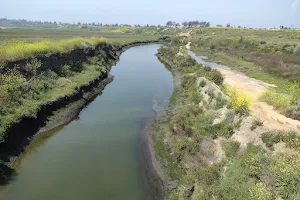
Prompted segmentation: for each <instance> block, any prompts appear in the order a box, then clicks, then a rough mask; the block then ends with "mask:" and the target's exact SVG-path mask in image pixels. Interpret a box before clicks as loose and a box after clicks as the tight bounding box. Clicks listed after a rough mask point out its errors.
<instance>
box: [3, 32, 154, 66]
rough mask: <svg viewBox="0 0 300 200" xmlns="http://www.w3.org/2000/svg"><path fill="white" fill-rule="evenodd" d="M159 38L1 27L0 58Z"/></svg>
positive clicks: (47, 53)
mask: <svg viewBox="0 0 300 200" xmlns="http://www.w3.org/2000/svg"><path fill="white" fill-rule="evenodd" d="M158 38H159V36H157V35H134V34H130V33H115V32H111V33H105V32H86V31H61V30H52V29H50V30H26V29H4V30H2V29H0V39H1V40H0V62H8V61H11V60H18V59H22V58H32V57H35V56H37V55H49V54H52V53H63V52H69V51H70V50H72V49H74V48H84V47H88V46H91V45H92V46H95V45H97V44H99V43H100V42H104V41H108V40H109V42H110V43H120V44H126V43H130V42H134V41H145V40H155V39H158Z"/></svg>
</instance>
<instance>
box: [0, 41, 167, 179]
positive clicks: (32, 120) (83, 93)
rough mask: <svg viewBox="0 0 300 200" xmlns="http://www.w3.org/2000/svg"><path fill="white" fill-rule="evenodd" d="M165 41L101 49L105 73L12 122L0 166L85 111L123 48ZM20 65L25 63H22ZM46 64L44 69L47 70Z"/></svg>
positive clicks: (1, 149) (1, 148) (0, 149)
mask: <svg viewBox="0 0 300 200" xmlns="http://www.w3.org/2000/svg"><path fill="white" fill-rule="evenodd" d="M167 41H168V40H167V39H165V38H163V39H160V40H155V41H145V42H133V43H129V44H126V45H122V46H112V45H104V46H103V48H104V49H102V50H103V51H106V52H107V54H109V55H108V57H107V58H108V60H107V73H106V74H103V75H101V76H99V77H97V78H96V79H94V80H91V81H89V83H88V84H86V85H83V86H81V87H80V88H78V89H77V90H76V92H75V93H73V94H72V95H70V96H63V97H60V98H58V99H56V100H55V101H51V102H47V103H45V104H44V105H41V106H40V107H39V109H38V110H37V111H36V116H23V117H21V118H20V119H19V120H18V122H15V123H14V124H13V125H12V126H11V127H10V128H9V129H8V130H7V132H6V134H5V137H4V139H3V141H2V142H1V143H0V155H1V157H0V161H1V162H0V163H4V164H7V165H11V164H12V162H13V161H14V158H15V157H16V156H19V155H20V154H21V153H22V152H23V151H24V149H25V147H26V146H27V145H28V144H29V143H30V141H31V139H32V137H33V136H34V135H36V134H37V133H39V132H42V131H47V130H49V129H52V128H55V127H57V126H59V125H61V124H64V123H67V122H69V121H70V120H71V119H72V118H73V117H75V116H77V115H78V113H79V112H80V111H81V110H82V108H84V106H85V105H86V104H87V103H88V102H90V100H91V99H93V97H95V96H96V95H98V94H99V93H100V92H101V91H102V90H103V88H104V87H105V85H106V84H107V83H109V81H110V80H111V79H110V78H108V73H109V71H110V68H111V66H113V65H114V64H115V63H116V62H117V60H118V58H119V56H120V54H121V53H122V52H124V51H125V50H126V49H128V48H130V47H132V46H136V45H142V44H148V43H162V42H167ZM102 50H99V51H102ZM89 55H90V54H89ZM73 57H74V56H71V58H73ZM53 59H54V57H51V58H50V60H53ZM54 60H60V58H59V57H58V58H56V59H54ZM83 60H84V59H83ZM22 62H23V63H26V62H25V61H22ZM62 62H63V61H62ZM64 62H65V61H64ZM45 63H47V62H45ZM45 63H44V67H46V64H45ZM48 63H52V64H54V65H56V63H55V62H54V63H53V62H52V61H49V62H48ZM60 65H61V63H60ZM53 67H56V66H52V67H50V68H51V69H52V68H53ZM18 69H19V70H20V71H21V70H22V66H21V65H19V67H18ZM55 113H56V115H55ZM57 113H59V114H57ZM51 118H54V119H59V122H58V123H54V120H51ZM3 169H4V167H3V168H2V167H1V169H0V171H1V172H3V171H4V170H3ZM6 171H7V170H6ZM0 175H1V177H0V179H1V178H3V179H5V180H7V178H5V177H8V176H9V174H0Z"/></svg>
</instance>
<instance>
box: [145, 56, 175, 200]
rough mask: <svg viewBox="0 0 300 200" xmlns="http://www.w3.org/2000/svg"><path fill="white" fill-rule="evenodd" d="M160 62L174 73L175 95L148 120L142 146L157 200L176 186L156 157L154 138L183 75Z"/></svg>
mask: <svg viewBox="0 0 300 200" xmlns="http://www.w3.org/2000/svg"><path fill="white" fill-rule="evenodd" d="M156 56H157V58H158V60H159V61H160V62H161V63H162V64H163V65H164V66H165V68H166V69H167V70H169V71H170V72H171V73H172V78H173V94H172V96H171V98H170V101H169V105H168V106H167V107H165V108H164V109H163V110H161V111H159V112H156V115H155V116H154V117H152V118H150V119H147V120H146V122H145V125H144V128H143V130H142V141H141V143H142V144H141V145H142V146H143V147H144V148H142V150H143V152H142V154H143V155H142V157H143V161H144V162H145V163H144V166H145V167H146V169H144V171H145V172H146V174H145V175H146V178H147V179H148V182H149V183H151V184H150V187H151V188H150V191H151V192H152V193H153V196H154V199H155V200H162V199H165V197H166V191H167V190H168V188H172V187H173V185H174V184H176V183H174V182H173V181H171V180H169V177H168V174H167V172H166V170H165V169H164V167H163V166H162V164H161V162H160V161H159V160H158V159H157V157H156V151H155V147H154V141H153V136H154V133H155V130H154V129H155V127H154V126H155V124H156V123H157V122H156V120H159V119H163V120H165V119H167V118H168V110H170V109H171V107H172V106H173V105H172V104H173V103H172V102H171V99H172V98H173V96H174V95H175V93H176V92H178V91H180V90H181V74H180V73H179V72H178V71H177V70H175V69H172V68H171V67H170V66H171V65H172V63H170V62H168V61H167V60H165V59H164V58H163V57H162V56H161V55H159V54H157V55H156Z"/></svg>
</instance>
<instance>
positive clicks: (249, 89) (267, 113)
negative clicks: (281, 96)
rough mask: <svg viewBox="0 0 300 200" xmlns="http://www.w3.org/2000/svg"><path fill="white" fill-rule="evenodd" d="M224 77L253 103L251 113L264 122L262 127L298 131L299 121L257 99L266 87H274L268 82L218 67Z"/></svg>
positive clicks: (228, 83) (226, 81)
mask: <svg viewBox="0 0 300 200" xmlns="http://www.w3.org/2000/svg"><path fill="white" fill-rule="evenodd" d="M218 70H219V71H220V72H221V73H222V74H223V75H224V77H225V84H227V85H230V86H234V87H236V88H237V90H238V91H239V92H242V93H246V94H248V95H249V96H250V97H251V98H252V99H253V100H254V103H253V104H252V106H251V108H250V112H251V115H252V116H253V117H254V118H256V119H258V120H260V121H262V122H264V127H265V128H266V129H269V130H279V131H298V132H300V121H297V120H293V119H291V118H287V117H286V116H284V115H282V114H280V113H279V112H278V111H276V110H275V109H274V108H273V107H272V106H270V105H268V104H266V103H264V102H261V101H259V99H258V98H259V96H260V95H261V94H262V92H264V91H265V90H266V89H267V88H268V87H276V86H274V85H270V84H268V83H265V82H262V81H259V80H256V79H253V78H249V77H247V76H246V75H243V74H240V73H238V72H234V71H229V70H224V69H219V68H218Z"/></svg>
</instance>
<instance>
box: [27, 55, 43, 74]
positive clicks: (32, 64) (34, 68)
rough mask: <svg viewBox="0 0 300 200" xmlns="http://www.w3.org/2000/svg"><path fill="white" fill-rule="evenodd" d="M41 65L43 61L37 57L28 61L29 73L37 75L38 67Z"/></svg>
mask: <svg viewBox="0 0 300 200" xmlns="http://www.w3.org/2000/svg"><path fill="white" fill-rule="evenodd" d="M41 65H42V62H41V61H39V60H38V59H36V58H34V59H32V60H31V61H30V62H28V63H26V65H25V68H26V70H27V75H29V76H35V75H36V72H37V69H38V68H40V67H41Z"/></svg>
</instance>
